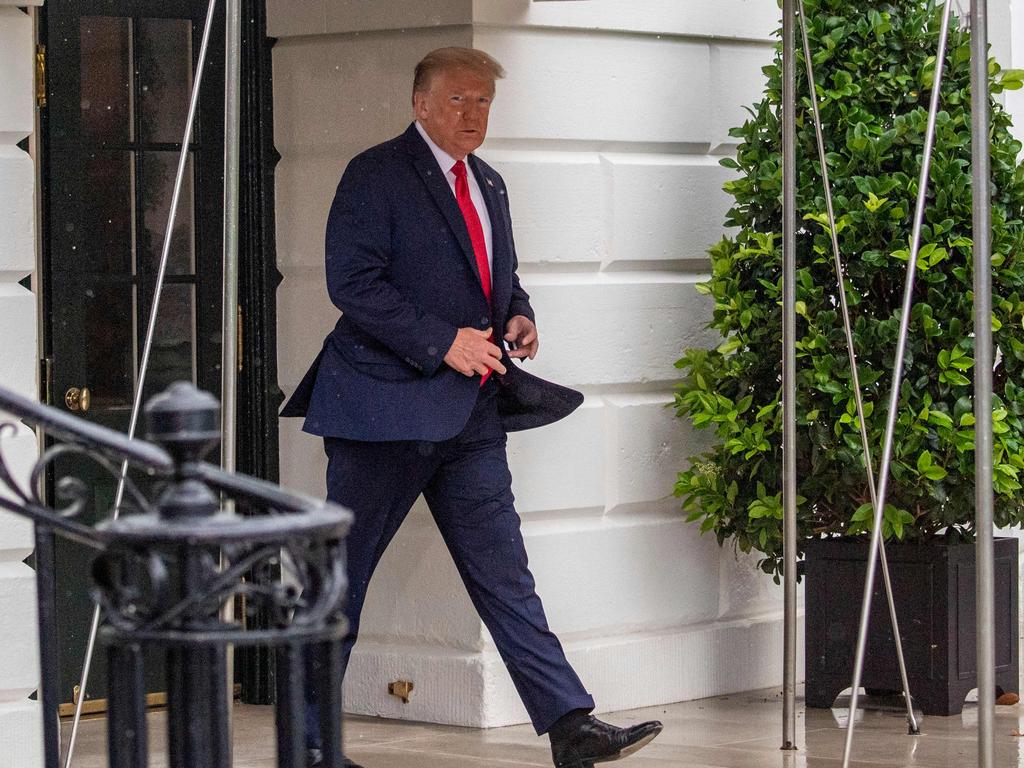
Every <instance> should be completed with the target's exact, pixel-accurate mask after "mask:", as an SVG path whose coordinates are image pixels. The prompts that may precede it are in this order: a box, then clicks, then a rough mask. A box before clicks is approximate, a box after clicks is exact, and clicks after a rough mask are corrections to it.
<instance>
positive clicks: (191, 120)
mask: <svg viewBox="0 0 1024 768" xmlns="http://www.w3.org/2000/svg"><path fill="white" fill-rule="evenodd" d="M216 5H217V0H210V3H209V6H208V7H207V10H206V26H205V27H204V28H203V40H202V44H201V45H200V48H199V62H198V64H197V65H196V75H195V81H194V83H193V85H192V95H191V99H190V100H189V106H188V118H187V119H186V120H185V135H184V137H183V138H182V140H181V153H180V154H179V156H178V172H177V176H175V179H174V193H173V194H172V195H171V210H170V212H169V214H168V217H167V230H166V231H165V232H164V244H163V248H162V249H161V251H160V267H159V269H158V270H157V276H156V287H155V289H154V291H153V306H152V307H150V310H149V324H148V326H147V328H146V341H145V343H144V345H143V348H142V359H141V361H140V362H139V376H138V379H137V381H136V384H135V399H134V402H133V403H132V414H131V419H130V421H129V424H128V437H129V438H133V437H135V430H136V428H137V426H138V422H139V413H140V412H141V410H142V398H143V393H144V391H145V388H146V375H147V373H148V372H149V357H150V354H151V352H152V349H153V339H154V337H155V336H156V321H157V315H158V314H159V312H160V298H161V295H162V293H163V288H164V275H165V274H166V272H167V262H168V260H169V258H170V253H171V236H172V235H173V233H174V221H175V218H176V217H177V215H178V201H179V200H180V199H181V189H182V185H183V182H184V179H185V168H186V167H187V163H188V147H189V144H190V143H191V141H192V131H193V127H194V126H195V120H196V112H197V111H198V109H199V92H200V86H201V85H202V82H203V70H204V68H205V63H206V54H207V50H208V49H209V46H210V33H211V31H212V30H213V13H214V9H215V8H216ZM127 479H128V462H127V461H125V462H124V463H122V464H121V477H120V479H119V480H118V483H117V493H116V495H115V497H114V509H113V519H115V520H116V519H117V518H118V517H119V516H120V514H121V505H122V503H123V502H124V491H125V482H126V481H127ZM99 625H100V609H99V606H96V607H95V608H93V612H92V622H91V624H90V626H89V639H88V642H87V643H86V649H85V660H84V661H83V664H82V676H81V681H80V682H79V695H78V703H77V704H76V705H75V717H74V720H73V721H72V723H71V737H70V739H69V740H68V753H67V757H66V758H65V760H64V768H69V766H70V765H71V760H72V758H73V757H74V755H75V742H76V741H77V739H78V725H79V723H80V722H81V719H82V706H83V705H84V704H85V692H86V686H87V685H88V682H89V671H90V668H91V667H92V657H93V653H94V652H95V648H96V633H97V631H98V630H99Z"/></svg>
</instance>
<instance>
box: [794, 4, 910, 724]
mask: <svg viewBox="0 0 1024 768" xmlns="http://www.w3.org/2000/svg"><path fill="white" fill-rule="evenodd" d="M800 32H801V37H802V38H803V48H804V62H805V63H806V65H807V83H808V87H809V89H810V95H811V111H812V114H813V116H814V133H815V136H816V138H817V141H818V162H820V163H821V182H822V186H823V187H824V191H825V206H826V210H827V212H828V223H829V234H830V235H831V239H832V258H833V263H834V266H835V270H836V284H837V288H838V291H839V305H840V309H841V310H842V315H843V331H844V332H845V333H846V351H847V353H848V355H849V359H850V377H851V384H852V386H853V398H854V401H855V403H856V405H857V419H858V421H859V422H860V444H861V449H862V450H863V451H864V471H865V472H866V473H867V480H868V491H869V492H870V494H871V504H872V505H874V504H875V503H876V502H877V498H878V497H877V494H876V492H875V469H874V463H873V462H872V460H871V441H870V440H869V439H868V427H867V419H866V418H865V414H864V397H863V395H862V393H861V388H860V373H859V371H858V368H857V350H856V347H855V345H854V341H853V323H852V322H851V321H850V308H849V306H848V302H847V300H846V278H845V277H844V271H843V258H842V254H841V252H840V249H839V233H838V231H837V227H836V214H835V207H834V206H833V204H832V183H831V181H830V180H829V174H828V162H827V156H826V152H825V132H824V130H823V128H822V124H821V111H820V110H819V108H818V92H817V90H816V89H815V83H816V79H815V77H814V62H813V61H812V60H811V41H810V37H809V35H808V32H807V17H806V12H805V10H804V0H800ZM878 545H879V550H878V556H879V558H880V559H881V562H882V577H883V580H884V581H885V596H886V599H887V600H888V603H889V618H890V619H891V621H892V632H893V638H894V640H895V643H896V662H897V663H898V664H899V669H900V679H901V681H902V682H903V697H904V699H905V700H906V704H907V726H908V728H909V730H910V733H912V734H916V733H920V728H918V725H917V718H916V717H915V716H914V704H913V701H912V699H911V696H910V680H909V678H908V677H907V663H906V661H905V659H904V657H903V641H902V639H901V638H900V625H899V619H898V618H897V616H896V600H895V598H894V596H893V593H892V579H891V578H890V575H889V561H888V558H887V557H886V555H885V542H884V541H883V540H882V539H879V541H878Z"/></svg>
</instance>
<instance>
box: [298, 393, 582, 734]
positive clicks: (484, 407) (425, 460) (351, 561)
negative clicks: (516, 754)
mask: <svg viewBox="0 0 1024 768" xmlns="http://www.w3.org/2000/svg"><path fill="white" fill-rule="evenodd" d="M497 392H498V384H497V383H496V382H495V381H494V380H493V379H492V380H490V381H488V382H487V383H486V384H484V386H483V387H481V388H480V394H479V395H478V398H477V403H476V406H475V407H474V409H473V412H472V414H471V416H470V418H469V421H468V423H467V424H466V426H465V428H463V430H462V432H461V433H460V434H458V435H457V436H456V437H453V438H451V439H449V440H445V441H443V442H439V443H435V442H418V441H398V442H361V441H354V440H344V439H338V438H325V439H324V445H325V450H326V452H327V456H328V468H327V495H328V499H330V500H331V501H334V502H337V503H338V504H341V505H342V506H345V507H347V508H349V509H350V510H352V512H353V513H354V516H355V522H354V524H353V526H352V529H351V531H350V532H349V534H348V539H347V552H348V576H349V594H348V604H347V606H346V609H345V613H346V617H347V619H348V622H349V633H348V636H347V637H346V639H345V644H344V653H343V663H342V669H343V670H344V669H345V668H346V667H347V665H348V659H349V655H350V653H351V651H352V647H353V645H354V644H355V642H356V637H357V636H358V634H359V617H360V613H361V612H362V608H363V602H364V600H365V598H366V590H367V587H368V586H369V583H370V578H371V577H372V576H373V572H374V570H375V569H376V567H377V564H378V563H379V562H380V559H381V557H382V556H383V555H384V551H385V550H386V549H387V547H388V544H389V543H390V542H391V540H392V538H394V535H395V533H397V531H398V528H399V526H400V525H401V524H402V521H403V520H405V518H406V515H408V513H409V510H410V509H411V507H412V505H413V503H414V502H415V501H416V499H417V498H418V497H419V495H420V494H421V493H422V494H423V495H424V497H425V498H426V501H427V504H428V506H429V507H430V512H431V514H432V515H433V518H434V520H435V522H436V524H437V527H438V529H439V530H440V532H441V536H442V538H443V539H444V542H445V544H446V545H447V547H448V551H449V552H450V553H451V556H452V559H453V560H454V561H455V565H456V567H457V569H458V571H459V574H460V575H461V577H462V581H463V583H464V584H465V586H466V589H467V590H468V592H469V597H470V599H471V600H472V602H473V605H474V606H475V608H476V610H477V612H478V613H479V615H480V618H481V619H482V620H483V622H484V624H485V625H486V626H487V629H488V630H489V631H490V633H491V636H492V637H493V638H494V642H495V645H496V646H497V648H498V652H499V653H500V654H501V657H502V660H503V661H504V662H505V666H506V668H507V669H508V671H509V674H510V675H511V677H512V681H513V683H514V685H515V687H516V690H517V691H518V693H519V696H520V698H521V699H522V700H523V704H524V705H525V706H526V710H527V712H528V713H529V716H530V719H531V721H532V723H533V726H534V728H535V729H536V731H537V733H538V734H542V733H546V732H547V731H548V729H549V728H550V727H551V726H552V725H553V724H554V723H555V721H556V720H558V719H559V718H560V717H562V716H563V715H565V714H567V713H569V712H571V711H573V710H577V709H585V710H588V711H589V710H592V709H593V708H594V700H593V699H592V698H591V696H590V694H589V693H587V690H586V689H585V688H584V687H583V684H582V682H581V681H580V679H579V677H578V676H577V675H576V673H575V671H573V669H572V667H571V666H570V665H569V662H568V660H567V659H566V657H565V653H564V651H563V650H562V646H561V644H560V643H559V641H558V638H557V637H556V636H555V635H554V634H553V633H552V632H551V630H550V629H549V628H548V623H547V619H546V618H545V615H544V607H543V605H542V604H541V600H540V598H539V597H538V596H537V592H536V585H535V582H534V578H533V575H532V574H531V573H530V569H529V564H528V562H527V555H526V548H525V546H524V544H523V537H522V533H521V531H520V519H519V515H518V513H517V512H516V510H515V506H514V499H513V496H512V488H511V484H512V476H511V474H510V473H509V469H508V460H507V457H506V451H505V445H506V433H505V430H504V429H503V428H502V425H501V419H500V417H499V414H498V404H497ZM437 597H438V599H439V600H443V599H444V595H438V596H437ZM308 677H309V679H308V681H307V687H309V688H312V687H313V686H315V685H318V684H322V683H323V682H324V681H322V680H320V679H318V677H319V676H318V675H317V673H316V671H315V670H314V669H310V670H309V673H308ZM310 709H311V708H307V734H312V733H315V730H316V725H315V724H316V723H317V722H318V719H317V716H316V712H315V710H313V711H309V710H310Z"/></svg>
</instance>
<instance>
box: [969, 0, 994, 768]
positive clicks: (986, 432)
mask: <svg viewBox="0 0 1024 768" xmlns="http://www.w3.org/2000/svg"><path fill="white" fill-rule="evenodd" d="M987 5H988V4H987V2H986V0H973V1H972V3H971V165H972V168H973V176H974V178H973V184H972V190H973V197H974V223H973V234H972V237H973V239H974V248H973V261H974V429H975V443H974V508H975V510H976V511H975V514H976V520H975V524H974V528H975V534H976V536H977V539H976V544H975V546H976V547H977V569H978V572H977V576H976V578H975V585H976V590H977V592H976V595H975V600H976V603H977V622H978V624H977V632H978V637H977V642H978V768H992V764H993V762H992V761H993V751H994V741H993V739H994V721H995V702H996V680H995V669H996V666H995V583H994V567H995V564H994V553H993V550H992V535H993V533H992V522H993V521H992V506H993V489H992V480H993V477H992V442H993V438H992V361H993V353H992V214H991V206H990V202H991V196H992V190H991V176H990V174H989V165H990V163H989V151H990V150H989V85H988V7H987Z"/></svg>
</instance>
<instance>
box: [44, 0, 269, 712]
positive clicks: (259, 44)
mask: <svg viewBox="0 0 1024 768" xmlns="http://www.w3.org/2000/svg"><path fill="white" fill-rule="evenodd" d="M140 2H141V3H143V4H144V3H146V2H147V0H140ZM149 2H151V0H149ZM218 6H219V7H218V12H221V13H223V9H224V4H223V3H218ZM32 10H33V13H34V18H35V35H36V46H37V48H36V51H35V53H39V52H40V51H45V50H46V48H45V46H47V44H48V40H47V39H46V35H47V27H46V13H47V6H46V5H44V6H42V7H40V8H33V9H32ZM241 16H242V62H241V63H242V79H241V108H242V120H241V136H240V139H241V141H240V144H241V158H240V161H241V162H240V167H241V168H242V171H243V172H242V177H241V178H242V190H241V196H240V204H239V285H238V296H239V309H240V312H239V315H240V317H239V321H240V327H239V330H240V333H239V347H240V350H239V351H240V355H239V362H240V366H239V367H240V371H239V375H238V385H237V386H238V390H237V406H238V407H237V410H238V416H239V418H236V425H237V426H236V446H237V447H236V451H237V461H236V464H237V471H238V472H241V473H245V474H249V475H253V476H256V477H259V478H262V479H265V480H269V481H271V482H278V481H279V478H280V473H279V432H278V416H277V413H278V411H279V410H280V406H281V403H282V402H283V400H284V394H283V392H282V391H281V389H280V386H279V384H278V379H277V301H276V293H277V288H278V285H279V284H280V281H281V274H280V272H279V271H278V269H277V250H276V229H275V215H276V214H275V200H274V184H275V182H274V175H275V169H276V166H277V163H278V161H279V160H280V155H279V154H278V153H277V150H276V148H275V146H274V122H273V114H274V113H273V106H274V104H273V80H272V77H273V64H272V59H271V51H272V48H273V46H274V44H275V43H276V40H275V39H273V38H269V37H267V31H266V19H267V12H266V3H265V0H242V14H241ZM44 71H45V70H44ZM36 115H37V119H36V131H35V132H34V134H33V149H34V150H35V156H34V159H35V164H36V179H37V185H36V190H37V193H36V217H37V226H38V230H37V239H36V242H37V271H36V274H35V275H34V276H33V279H32V283H33V287H34V288H35V289H36V294H37V297H36V301H37V305H38V309H39V324H38V331H39V337H38V342H37V347H38V350H39V366H40V367H39V373H40V376H39V388H40V392H39V397H40V401H41V402H44V403H52V402H53V397H54V394H55V393H53V392H52V391H50V390H51V387H50V381H51V377H50V375H49V370H48V369H49V365H50V364H49V363H48V361H51V360H52V354H53V337H52V324H51V322H50V318H51V317H52V300H51V298H52V297H51V291H50V282H49V279H48V278H49V274H50V272H51V266H50V255H51V253H52V238H51V232H50V219H49V213H50V202H51V201H50V199H49V197H50V196H49V189H48V184H47V183H46V182H47V179H48V178H49V174H50V173H51V167H50V159H51V155H50V152H49V146H48V136H49V130H50V117H49V110H48V109H47V108H46V107H44V106H38V105H37V109H36ZM214 394H216V395H217V396H218V398H219V396H220V393H219V392H216V393H214ZM243 416H244V417H243ZM40 445H41V447H42V445H43V443H42V441H41V443H40ZM54 480H55V478H53V477H52V476H50V475H49V474H48V475H47V477H46V480H45V485H46V487H45V493H46V496H47V498H48V499H52V498H53V487H54ZM243 513H244V510H243ZM267 620H268V617H265V616H261V615H259V614H256V615H254V616H252V617H249V618H248V619H247V621H248V623H249V624H250V625H251V626H253V627H258V626H262V625H263V624H265V623H266V622H267ZM239 651H240V652H238V653H236V654H235V677H236V681H238V682H239V683H241V696H242V700H243V701H245V702H247V703H257V704H266V703H271V702H272V701H273V699H274V686H275V674H274V664H273V653H272V651H271V650H270V649H264V648H249V649H244V650H242V649H239ZM236 690H237V686H236Z"/></svg>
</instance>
